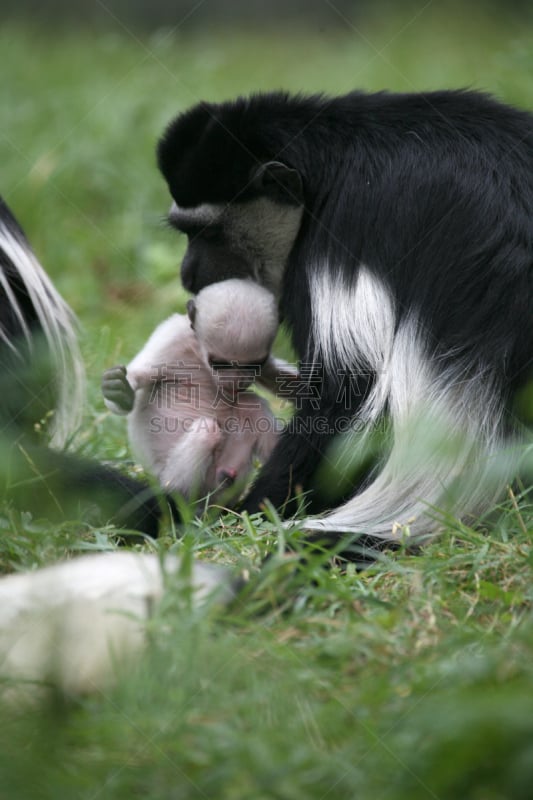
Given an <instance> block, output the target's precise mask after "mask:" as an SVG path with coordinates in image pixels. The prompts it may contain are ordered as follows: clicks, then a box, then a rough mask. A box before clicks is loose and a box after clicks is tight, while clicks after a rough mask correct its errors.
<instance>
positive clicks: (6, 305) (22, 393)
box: [0, 199, 161, 537]
mask: <svg viewBox="0 0 533 800" xmlns="http://www.w3.org/2000/svg"><path fill="white" fill-rule="evenodd" d="M14 252H16V253H18V254H20V255H21V257H23V258H24V259H25V268H24V270H23V269H22V266H21V264H18V263H17V262H16V260H13V257H12V254H13V253H14ZM35 264H36V262H35V261H34V256H33V254H32V252H31V249H30V246H29V244H28V242H27V240H26V238H25V236H24V233H23V231H22V230H21V228H20V226H19V225H18V223H17V221H16V220H15V218H14V217H13V215H12V214H11V212H10V211H9V209H8V207H7V205H6V204H5V203H4V202H3V201H2V200H1V199H0V274H1V281H0V325H1V329H2V336H1V337H0V426H1V430H0V460H1V464H2V470H1V472H0V497H2V498H3V499H4V500H7V501H9V502H11V503H13V504H14V505H15V506H17V507H19V508H20V509H22V510H29V511H32V512H33V513H34V514H35V515H38V516H41V515H42V516H48V517H50V518H53V519H55V520H62V519H80V518H85V519H87V520H88V521H91V522H92V523H93V524H96V525H101V524H105V523H106V522H108V521H111V522H114V523H115V524H117V525H118V526H120V527H123V528H131V529H134V530H139V531H142V532H144V533H146V534H148V535H149V536H153V537H155V536H157V532H158V521H159V517H160V515H161V512H160V509H159V504H158V502H157V500H156V498H155V497H154V495H153V493H152V492H151V490H150V489H149V487H148V486H147V485H145V484H143V483H140V482H138V481H135V480H132V479H131V478H129V477H127V476H125V475H122V474H120V473H119V472H117V471H116V470H114V469H111V468H109V467H107V466H103V465H101V464H98V463H95V462H93V461H89V460H87V459H81V458H79V457H77V456H74V455H70V454H67V453H63V452H58V451H55V450H52V449H50V448H49V447H47V446H45V445H44V444H43V443H42V442H41V441H39V437H38V436H37V435H36V431H35V425H36V424H38V423H39V422H40V420H41V419H42V418H43V417H44V416H45V415H46V414H47V413H49V412H50V411H51V410H52V409H54V408H55V407H56V405H57V402H58V394H59V384H60V382H61V380H65V381H67V382H68V381H69V380H71V381H72V382H73V384H74V381H75V377H74V376H69V375H58V374H57V370H56V369H55V368H54V365H53V359H52V357H51V355H52V354H51V352H50V346H49V342H48V341H47V339H46V336H45V333H44V329H43V322H42V319H43V318H42V315H40V314H39V312H38V310H37V308H36V306H35V304H34V301H33V300H32V298H31V296H30V292H29V290H28V286H27V284H26V283H25V280H29V282H30V283H32V286H33V288H34V292H35V295H34V296H36V297H37V298H38V302H39V303H40V304H42V305H43V306H44V307H45V308H46V310H47V313H48V317H49V318H50V319H52V320H55V322H56V323H57V326H58V329H59V330H61V329H62V325H63V319H59V318H57V317H56V316H55V315H56V310H57V309H60V308H62V301H61V299H60V298H59V296H58V295H57V293H56V292H55V290H54V289H53V287H52V286H51V285H47V284H45V283H43V282H42V281H41V279H40V277H39V270H40V268H39V267H38V266H35ZM28 265H29V266H28ZM28 270H29V272H30V273H31V274H28ZM65 308H66V307H65ZM51 324H52V325H53V324H54V323H53V322H52V323H51ZM60 336H61V334H60ZM64 347H65V348H68V347H69V344H68V337H65V340H64ZM73 402H75V401H74V400H73Z"/></svg>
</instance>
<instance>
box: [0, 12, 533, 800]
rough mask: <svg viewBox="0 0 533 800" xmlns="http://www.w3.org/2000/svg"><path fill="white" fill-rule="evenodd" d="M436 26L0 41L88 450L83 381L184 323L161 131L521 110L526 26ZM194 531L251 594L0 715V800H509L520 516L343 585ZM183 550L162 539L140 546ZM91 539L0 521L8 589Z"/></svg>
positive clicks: (525, 682)
mask: <svg viewBox="0 0 533 800" xmlns="http://www.w3.org/2000/svg"><path fill="white" fill-rule="evenodd" d="M471 5H473V4H471ZM454 8H455V10H453V9H452V10H450V7H447V8H446V9H444V8H443V6H442V4H439V3H432V4H428V5H427V6H426V7H425V8H416V7H413V8H412V10H411V11H407V10H399V9H397V10H396V12H394V14H393V15H392V16H391V15H390V14H389V15H387V14H381V15H378V14H377V13H376V14H375V16H374V17H373V18H372V19H365V18H363V19H358V20H357V22H356V27H357V30H355V29H354V28H353V27H350V26H349V25H346V26H341V27H340V28H339V29H337V28H332V29H331V30H330V29H329V28H326V29H325V30H322V31H321V30H314V31H312V30H311V31H306V32H304V33H303V32H300V33H296V32H294V31H290V30H288V31H285V32H282V33H281V34H280V33H276V35H275V36H273V35H272V34H269V33H264V34H262V33H261V32H259V31H254V32H248V33H246V34H245V33H243V32H233V33H229V32H224V31H217V30H211V31H207V32H206V33H205V34H204V35H202V36H201V37H199V36H196V37H193V36H192V35H191V34H189V33H187V34H185V33H182V32H181V31H180V30H178V31H175V32H169V31H162V32H160V33H158V34H153V35H151V36H150V37H147V38H145V39H143V40H139V39H137V38H136V37H134V36H133V35H130V34H128V32H127V31H126V30H124V28H122V27H121V26H120V25H118V24H116V25H114V24H112V23H110V28H109V30H108V31H107V32H99V33H98V34H95V33H91V34H90V33H83V32H79V31H77V32H68V31H65V32H63V33H62V34H61V35H59V34H57V35H55V36H54V35H52V34H50V33H49V32H48V33H45V32H39V31H35V30H33V31H32V30H31V29H30V28H28V27H23V26H20V25H18V26H17V25H14V24H9V25H7V24H6V25H3V26H2V29H1V30H0V52H1V53H2V61H3V68H4V77H3V79H2V81H1V82H0V104H1V108H2V110H3V117H2V125H1V128H0V163H1V164H2V192H3V193H4V195H5V197H6V199H7V200H8V202H9V203H10V204H11V205H12V206H13V208H14V210H15V212H16V213H17V215H18V216H19V218H20V220H21V222H22V223H23V224H24V226H25V228H26V230H27V232H28V235H29V237H30V239H31V241H32V243H33V245H34V247H35V250H36V251H37V253H38V255H39V257H40V258H41V260H42V261H43V263H44V264H45V265H46V268H47V269H48V271H49V272H50V274H51V275H52V277H53V279H54V281H55V282H56V284H57V286H58V287H59V289H60V290H61V292H62V293H63V294H64V296H65V297H66V298H67V299H68V300H69V302H70V303H71V304H72V306H73V307H74V308H75V310H76V312H77V313H78V315H79V317H80V319H81V322H82V326H83V334H82V343H83V350H84V355H85V358H86V362H87V367H88V373H89V381H90V391H89V398H88V409H87V416H86V422H85V425H84V428H83V431H82V432H81V435H80V447H81V449H82V450H83V451H85V452H88V453H91V454H94V455H97V456H99V457H103V458H124V457H126V456H127V449H126V444H125V441H126V436H125V429H124V424H123V421H122V420H120V419H113V418H111V417H110V416H109V415H108V414H107V413H105V412H104V408H103V404H102V402H101V399H100V396H99V378H100V373H101V371H102V369H103V368H104V367H105V366H108V365H110V364H113V363H117V362H119V361H127V360H128V358H129V357H131V355H132V354H133V353H135V352H136V350H137V349H138V348H139V346H140V345H141V343H142V342H143V341H144V340H145V338H146V336H147V335H148V333H149V332H150V331H151V330H152V329H153V327H154V326H155V324H156V323H157V322H158V321H160V320H161V319H162V318H163V317H164V316H165V315H167V314H168V313H170V312H172V311H174V310H183V306H184V301H185V295H184V293H183V291H182V290H181V288H180V285H179V280H178V267H179V261H180V256H181V252H182V250H181V248H182V244H181V243H180V242H179V241H178V240H176V238H175V236H174V235H172V234H171V233H170V232H168V231H167V230H165V229H164V227H163V225H162V222H161V221H162V219H163V216H164V214H165V211H166V208H167V206H168V203H169V199H168V197H167V193H166V190H165V187H164V185H163V182H162V180H161V179H160V178H159V176H158V174H157V171H156V169H155V166H154V147H155V142H156V140H157V137H158V135H159V134H160V132H161V130H162V129H163V127H164V125H165V123H166V122H167V121H168V120H169V119H170V118H171V117H172V115H173V114H175V113H176V112H177V111H178V110H180V109H182V108H185V107H186V106H188V105H190V104H191V103H193V102H195V101H196V100H198V99H200V98H207V99H221V98H224V97H230V96H234V95H235V94H238V93H243V92H248V91H252V90H257V89H269V88H279V87H282V88H287V89H291V90H300V89H303V90H310V91H316V90H325V91H328V92H342V91H345V90H348V89H350V88H353V87H354V86H358V87H362V88H368V89H372V90H375V89H380V88H391V89H399V90H410V89H417V90H418V89H428V88H438V87H448V86H465V85H469V86H473V87H477V88H483V89H487V90H490V91H493V92H495V93H496V94H497V95H499V96H500V97H502V98H503V99H506V100H508V101H510V102H514V103H517V104H519V105H521V106H523V107H533V26H532V24H531V21H529V22H528V21H527V20H526V19H522V20H520V21H519V22H510V21H509V20H507V19H506V18H494V17H493V16H491V15H490V13H489V12H487V10H486V8H485V7H484V6H476V8H477V11H476V9H470V12H469V15H468V16H466V17H465V11H464V9H465V8H466V6H465V5H464V4H463V5H462V6H461V5H457V6H455V7H454ZM418 12H419V13H418ZM286 348H287V344H286V341H285V340H283V339H280V341H279V344H278V352H280V353H281V352H286ZM188 530H189V532H190V533H192V534H193V535H192V536H191V537H188V538H187V542H188V544H187V546H188V547H192V549H193V551H194V553H195V554H196V555H197V556H198V557H203V558H207V559H210V560H218V561H221V562H224V563H231V564H234V565H235V568H236V570H238V571H239V570H240V571H245V572H246V573H247V574H248V575H249V576H250V583H249V585H248V588H247V590H246V592H245V595H244V596H243V597H242V598H241V599H240V601H239V602H238V603H237V604H236V605H235V606H234V607H233V608H231V609H229V610H228V611H227V612H225V613H222V612H220V611H216V610H214V609H204V610H194V609H191V608H190V607H189V606H188V604H187V602H186V599H184V598H183V597H182V596H180V594H179V593H175V594H174V593H172V592H171V593H170V595H169V598H168V599H167V600H166V601H165V604H164V606H163V607H162V608H161V609H160V611H159V614H158V616H157V618H156V619H155V620H154V623H153V626H152V627H151V630H150V634H151V642H152V647H151V650H150V652H149V654H148V655H147V657H146V659H145V660H143V661H142V662H141V663H140V664H139V665H137V666H135V665H131V666H130V667H129V668H128V669H127V670H124V673H123V675H122V681H121V684H120V685H119V686H118V687H117V688H116V689H114V690H110V691H108V692H105V693H102V694H98V695H95V696H92V697H88V698H84V699H81V700H78V701H76V702H74V701H68V702H66V701H65V700H64V699H63V698H52V699H51V701H50V703H46V704H45V705H44V706H38V707H30V708H21V709H15V708H13V707H8V708H4V709H3V711H2V721H1V723H0V797H1V798H2V800H3V798H4V797H5V798H9V800H11V799H12V798H15V799H16V800H18V798H21V800H22V798H24V800H26V799H28V798H30V799H33V798H39V800H48V799H49V798H50V800H52V799H53V800H56V799H57V798H58V797H61V798H68V800H70V798H80V799H81V798H82V799H83V800H95V798H100V797H101V798H108V797H110V798H118V799H119V800H121V799H122V798H136V797H143V798H144V797H147V798H150V799H151V800H160V799H161V800H163V799H166V798H169V800H174V798H229V799H230V800H232V799H233V798H247V799H248V798H250V799H251V800H263V798H265V800H266V798H283V800H285V799H286V800H289V799H290V798H295V799H296V798H308V797H309V798H311V797H312V798H332V799H333V798H363V799H364V800H366V799H367V798H368V800H381V798H394V799H395V800H404V799H405V800H417V799H418V798H421V799H422V798H423V799H424V800H425V799H426V798H428V800H429V798H433V799H434V798H439V800H444V799H445V798H449V799H450V800H457V798H462V799H463V798H472V800H509V799H510V798H512V800H522V798H523V800H529V798H530V797H531V786H532V785H533V753H532V752H531V748H532V745H531V742H532V741H533V622H532V601H533V588H532V586H533V580H532V577H533V575H532V573H533V550H532V546H531V544H532V534H533V512H532V508H531V499H529V500H528V498H527V497H519V498H518V501H517V504H516V503H515V502H514V501H513V499H512V498H507V499H506V500H504V503H503V505H502V507H501V508H500V509H499V510H497V512H496V513H495V514H494V515H493V517H492V518H491V522H490V524H489V523H488V522H487V523H486V524H485V526H484V527H482V528H481V529H480V530H477V531H474V530H472V529H469V528H466V527H464V526H461V525H459V524H457V523H454V522H453V521H451V522H450V525H449V529H448V530H447V531H446V533H444V534H443V536H442V537H441V538H440V539H439V540H438V541H436V542H433V543H432V544H430V545H429V546H428V547H427V548H426V549H425V550H424V551H423V552H422V553H421V554H419V555H407V554H404V553H398V554H395V555H393V554H386V555H385V556H384V559H383V561H382V562H380V563H378V564H376V565H375V566H374V567H373V568H372V569H369V570H368V571H366V572H363V573H356V572H355V571H353V570H350V569H349V570H348V571H347V572H346V571H342V570H341V569H339V568H337V567H334V568H333V569H330V570H326V569H324V568H323V558H322V557H321V556H320V555H315V556H314V557H311V558H310V560H308V562H307V563H306V564H305V566H302V565H301V564H300V565H298V564H297V562H296V560H295V558H294V557H290V556H287V555H284V554H283V553H282V552H280V551H281V550H282V547H281V546H280V532H279V527H278V525H277V523H276V520H275V518H273V519H271V520H269V521H268V520H267V521H266V522H259V521H257V522H255V521H254V522H253V524H250V525H246V524H243V523H242V522H241V521H240V520H238V519H232V518H226V519H225V520H223V521H222V522H217V521H216V520H213V521H212V522H211V523H209V524H205V525H195V524H193V523H191V525H190V526H189V529H188ZM182 546H183V545H182V543H181V541H180V540H179V539H178V540H177V539H176V533H175V532H174V531H172V530H171V529H170V528H167V529H165V531H164V534H163V536H162V538H161V540H160V541H159V543H158V545H157V547H158V548H161V549H162V550H167V549H172V550H174V551H177V552H179V551H180V549H181V548H182ZM111 547H114V543H113V537H112V531H110V530H109V529H102V530H94V529H91V528H90V527H88V526H86V525H81V524H80V523H78V522H76V521H73V522H72V523H68V524H65V525H64V526H62V528H61V529H57V528H52V527H51V526H50V525H49V524H47V523H46V521H37V520H31V519H30V518H29V517H28V516H27V515H25V514H20V513H15V512H13V511H10V510H9V509H5V513H4V514H3V515H2V518H1V525H0V566H1V568H2V570H3V571H11V570H15V569H23V568H32V567H34V566H37V565H41V564H46V563H51V562H53V561H55V560H57V559H58V558H62V557H65V556H67V555H69V554H72V553H75V552H79V551H80V550H84V549H92V548H96V549H101V548H111ZM267 554H272V557H271V559H270V560H269V561H268V562H267V564H266V567H264V568H263V570H260V565H261V564H262V563H263V560H264V558H265V556H266V555H267ZM530 737H532V738H530Z"/></svg>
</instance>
